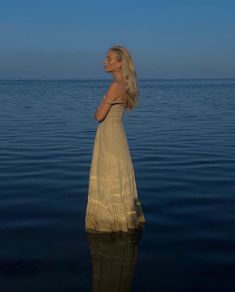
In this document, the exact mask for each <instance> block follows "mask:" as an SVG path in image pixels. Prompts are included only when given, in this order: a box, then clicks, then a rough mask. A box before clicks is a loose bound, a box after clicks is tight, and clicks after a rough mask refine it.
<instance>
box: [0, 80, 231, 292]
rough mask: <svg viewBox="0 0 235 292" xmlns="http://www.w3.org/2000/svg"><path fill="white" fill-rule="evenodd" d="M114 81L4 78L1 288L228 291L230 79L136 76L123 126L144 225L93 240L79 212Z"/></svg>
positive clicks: (23, 291)
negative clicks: (98, 114) (136, 91)
mask: <svg viewBox="0 0 235 292" xmlns="http://www.w3.org/2000/svg"><path fill="white" fill-rule="evenodd" d="M109 83H110V81H107V80H106V81H102V80H95V81H94V80H90V81H82V80H71V81H69V80H65V81H63V80H59V81H32V80H31V81H0V223H1V224H0V291H1V292H8V291H9V292H12V291H14V292H15V291H17V292H29V291H30V292H36V291H41V292H62V291H63V292H70V291H82V292H85V291H92V285H95V287H96V288H97V291H105V290H101V288H102V287H106V288H107V287H112V290H110V289H108V288H107V289H106V290H107V292H113V291H134V292H148V291H168V292H169V291H170V292H171V291H179V292H192V291H197V292H202V291H206V292H217V291H221V292H228V291H235V280H234V279H235V277H234V271H235V80H232V79H230V80H140V81H139V88H140V96H139V105H138V106H137V107H136V108H135V109H134V110H133V111H132V112H126V113H125V118H124V126H125V129H126V134H127V137H128V141H129V147H130V152H131V155H132V159H133V165H134V169H135V174H136V182H137V187H138V193H139V198H140V200H141V202H142V206H143V211H144V214H145V217H146V220H147V223H146V225H145V227H144V230H143V232H142V233H141V234H138V235H135V234H133V235H130V236H127V237H125V236H123V235H122V236H121V235H120V236H118V237H114V236H107V237H105V236H103V237H102V236H100V237H95V236H92V235H89V234H87V233H86V232H85V230H84V217H85V208H86V200H87V189H88V175H89V166H90V162H91V155H92V147H93V141H94V137H95V131H96V128H97V126H98V122H97V121H96V120H95V119H94V112H95V110H96V106H98V104H99V103H100V101H101V99H102V97H103V95H104V94H105V93H106V89H107V87H108V85H109ZM120 287H122V288H120ZM128 287H129V288H128ZM130 287H131V288H130Z"/></svg>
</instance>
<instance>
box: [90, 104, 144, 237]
mask: <svg viewBox="0 0 235 292" xmlns="http://www.w3.org/2000/svg"><path fill="white" fill-rule="evenodd" d="M125 109H126V108H125V104H124V103H113V104H112V106H111V108H110V110H109V112H108V114H107V115H106V117H105V119H104V120H103V121H101V122H100V123H99V125H98V127H97V131H96V136H95V141H94V146H93V153H92V161H91V166H90V173H89V188H88V198H87V207H86V216H85V229H86V230H87V231H89V230H93V231H109V232H110V231H128V230H130V229H139V228H143V224H144V223H145V222H146V220H145V217H144V214H143V210H142V207H141V203H140V201H139V199H138V193H137V187H136V181H135V173H134V168H133V164H132V159H131V155H130V151H129V146H128V141H127V137H126V133H125V129H124V126H123V116H124V112H125Z"/></svg>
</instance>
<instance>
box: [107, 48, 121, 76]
mask: <svg viewBox="0 0 235 292" xmlns="http://www.w3.org/2000/svg"><path fill="white" fill-rule="evenodd" d="M120 67H121V61H118V59H117V54H116V53H115V52H113V51H108V53H107V55H106V58H105V60H104V70H105V72H114V71H119V70H120Z"/></svg>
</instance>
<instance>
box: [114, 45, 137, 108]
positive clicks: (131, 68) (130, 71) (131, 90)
mask: <svg viewBox="0 0 235 292" xmlns="http://www.w3.org/2000/svg"><path fill="white" fill-rule="evenodd" d="M109 51H112V52H115V53H116V54H117V59H118V60H119V61H122V67H121V70H122V75H123V77H124V81H125V83H126V92H127V96H128V99H127V108H128V109H129V111H130V110H132V109H133V108H134V107H135V106H136V105H137V104H138V99H137V96H138V94H139V90H138V86H137V81H136V69H135V65H134V63H133V60H132V57H131V55H130V53H129V52H128V50H127V49H126V48H124V47H122V46H113V47H111V48H110V49H109Z"/></svg>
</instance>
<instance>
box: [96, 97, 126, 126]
mask: <svg viewBox="0 0 235 292" xmlns="http://www.w3.org/2000/svg"><path fill="white" fill-rule="evenodd" d="M125 109H126V106H125V104H124V103H120V102H119V103H114V104H113V105H112V106H111V108H110V110H109V112H108V113H107V115H106V117H105V119H104V120H103V121H102V122H105V123H107V122H109V121H113V122H119V123H120V122H122V120H123V116H124V112H125Z"/></svg>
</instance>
